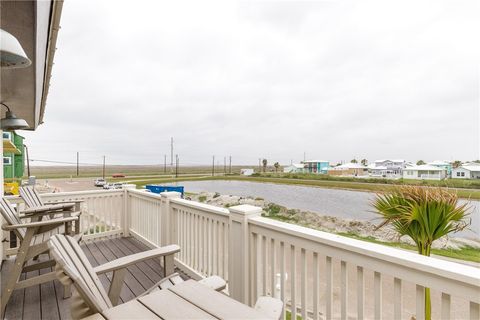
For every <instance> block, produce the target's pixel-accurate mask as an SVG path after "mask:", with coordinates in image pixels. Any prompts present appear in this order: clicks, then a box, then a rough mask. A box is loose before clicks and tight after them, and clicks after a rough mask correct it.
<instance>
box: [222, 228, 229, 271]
mask: <svg viewBox="0 0 480 320" xmlns="http://www.w3.org/2000/svg"><path fill="white" fill-rule="evenodd" d="M228 232H229V229H228V223H224V224H223V243H225V246H224V249H223V257H224V258H223V268H224V270H225V276H224V279H225V280H228V277H229V273H228V246H229V241H228Z"/></svg>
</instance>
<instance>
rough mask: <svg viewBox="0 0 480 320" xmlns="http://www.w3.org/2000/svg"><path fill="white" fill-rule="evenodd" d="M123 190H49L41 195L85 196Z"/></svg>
mask: <svg viewBox="0 0 480 320" xmlns="http://www.w3.org/2000/svg"><path fill="white" fill-rule="evenodd" d="M122 192H123V190H121V189H115V190H104V189H102V190H85V191H68V192H49V193H42V194H41V195H42V197H55V196H87V195H92V194H107V193H122Z"/></svg>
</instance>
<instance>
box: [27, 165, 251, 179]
mask: <svg viewBox="0 0 480 320" xmlns="http://www.w3.org/2000/svg"><path fill="white" fill-rule="evenodd" d="M243 168H249V166H232V173H234V174H239V173H240V169H243ZM30 171H31V172H30V174H31V175H32V176H36V177H37V178H38V179H44V178H49V179H51V178H69V177H70V176H72V177H76V176H77V172H76V167H75V166H32V167H31V168H30ZM178 172H179V175H191V174H211V173H212V167H211V166H189V167H186V166H181V167H179V170H178ZM215 172H216V173H224V167H223V166H221V167H217V168H216V170H215ZM114 173H122V174H124V175H125V176H127V177H129V176H136V177H138V176H146V177H152V176H164V175H169V176H171V175H172V174H174V170H171V169H170V167H168V166H167V168H166V170H165V168H164V166H163V165H122V166H119V165H109V166H106V169H105V176H106V177H111V176H112V174H114ZM101 176H102V167H101V166H81V167H80V170H79V177H101ZM26 178H27V177H25V179H26Z"/></svg>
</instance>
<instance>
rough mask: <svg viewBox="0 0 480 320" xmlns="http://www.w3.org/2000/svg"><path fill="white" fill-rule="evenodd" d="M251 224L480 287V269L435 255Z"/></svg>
mask: <svg viewBox="0 0 480 320" xmlns="http://www.w3.org/2000/svg"><path fill="white" fill-rule="evenodd" d="M249 224H252V225H257V226H260V227H263V228H266V229H272V230H275V231H276V232H280V233H284V234H288V235H291V236H294V237H299V238H304V239H307V240H311V241H314V242H319V243H322V244H325V245H328V246H331V247H335V248H340V249H343V250H347V251H351V252H354V253H357V254H358V253H360V254H362V255H365V256H368V257H372V258H375V259H379V260H384V261H388V262H391V263H394V264H398V265H403V266H406V267H409V268H410V269H414V270H416V271H420V272H422V273H431V274H432V275H435V276H440V277H446V278H449V279H454V280H456V281H460V282H463V283H465V284H468V285H472V284H473V285H476V286H480V269H478V268H475V267H472V266H468V265H465V264H460V263H456V262H452V261H447V260H443V259H438V258H435V257H427V256H422V255H419V254H416V253H413V252H409V251H405V250H401V249H396V248H392V247H388V246H384V245H380V244H376V243H371V242H366V241H361V240H357V239H352V238H348V237H344V236H340V235H336V234H332V233H327V232H323V231H319V230H315V229H310V228H306V227H302V226H298V225H293V224H289V223H285V222H281V221H275V220H272V219H268V218H263V217H253V218H250V219H249Z"/></svg>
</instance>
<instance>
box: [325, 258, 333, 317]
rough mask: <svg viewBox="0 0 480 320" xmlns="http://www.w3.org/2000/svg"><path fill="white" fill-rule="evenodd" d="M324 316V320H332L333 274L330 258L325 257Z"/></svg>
mask: <svg viewBox="0 0 480 320" xmlns="http://www.w3.org/2000/svg"><path fill="white" fill-rule="evenodd" d="M325 267H326V268H325V269H326V270H325V282H326V292H325V316H326V319H332V300H333V286H332V282H333V272H332V258H331V257H326V260H325Z"/></svg>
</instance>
